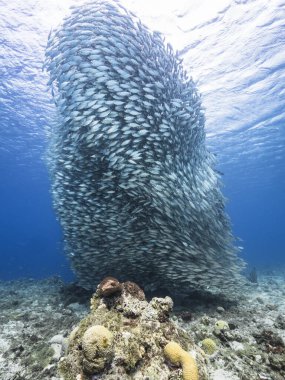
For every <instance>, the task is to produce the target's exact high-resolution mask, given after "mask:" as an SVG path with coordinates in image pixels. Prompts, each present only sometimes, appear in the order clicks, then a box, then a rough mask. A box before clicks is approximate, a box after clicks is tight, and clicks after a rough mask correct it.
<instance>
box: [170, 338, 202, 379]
mask: <svg viewBox="0 0 285 380" xmlns="http://www.w3.org/2000/svg"><path fill="white" fill-rule="evenodd" d="M164 355H165V356H166V358H167V359H168V360H169V361H170V362H171V363H172V364H175V365H179V364H180V365H181V366H182V376H183V380H199V373H198V367H197V364H196V360H195V359H194V358H193V357H192V356H191V355H190V354H189V353H188V352H186V351H185V350H183V348H182V347H181V346H180V345H179V344H178V343H176V342H169V343H168V344H167V345H166V346H165V347H164Z"/></svg>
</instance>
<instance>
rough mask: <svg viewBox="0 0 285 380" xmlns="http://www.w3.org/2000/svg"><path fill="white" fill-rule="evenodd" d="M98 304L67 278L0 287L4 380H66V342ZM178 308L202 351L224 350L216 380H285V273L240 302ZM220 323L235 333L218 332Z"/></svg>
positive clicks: (212, 363)
mask: <svg viewBox="0 0 285 380" xmlns="http://www.w3.org/2000/svg"><path fill="white" fill-rule="evenodd" d="M90 297H91V293H89V292H87V291H85V290H83V289H82V288H79V287H77V286H76V284H64V283H63V282H62V281H61V279H60V278H50V279H46V280H42V281H36V280H32V279H24V280H18V281H7V282H0V380H32V379H33V380H37V379H38V380H45V379H49V380H59V379H60V376H59V374H58V372H57V364H58V361H59V360H60V358H61V357H62V356H64V353H65V350H66V338H67V336H68V335H69V333H70V332H71V330H72V328H73V327H74V326H75V325H76V324H78V322H79V321H80V320H81V319H82V318H84V317H85V316H86V315H87V313H88V312H89V300H90ZM174 302H175V300H174ZM178 303H179V305H178V304H177V303H176V306H175V309H174V312H173V313H172V315H171V318H172V320H174V322H175V323H176V324H177V325H179V326H180V327H182V328H183V329H184V330H186V332H187V333H188V334H189V335H190V336H191V337H192V338H193V340H194V341H195V343H196V344H198V345H201V342H202V340H203V339H205V338H211V339H213V340H214V341H215V342H216V345H217V350H216V352H215V353H213V354H211V355H207V367H208V371H209V379H210V380H284V379H285V270H284V271H283V272H282V271H281V270H279V271H274V270H272V271H270V272H267V273H266V272H264V273H262V274H261V273H259V274H258V283H257V284H252V285H251V286H249V287H248V289H247V292H246V294H241V295H239V297H238V301H235V302H229V301H225V300H222V299H216V298H212V297H209V298H205V297H204V298H203V299H199V298H197V297H195V298H192V299H191V297H190V298H188V299H187V300H186V299H185V300H182V301H181V300H179V302H178ZM217 321H225V322H227V325H228V328H227V329H225V330H223V331H220V332H217V330H216V329H215V323H216V322H217ZM98 379H100V376H99V377H98ZM177 380H179V379H177Z"/></svg>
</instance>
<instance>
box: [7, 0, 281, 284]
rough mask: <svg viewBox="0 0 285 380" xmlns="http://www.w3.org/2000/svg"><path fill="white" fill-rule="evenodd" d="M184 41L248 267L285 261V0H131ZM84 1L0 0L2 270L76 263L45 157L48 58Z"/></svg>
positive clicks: (63, 268) (38, 273)
mask: <svg viewBox="0 0 285 380" xmlns="http://www.w3.org/2000/svg"><path fill="white" fill-rule="evenodd" d="M121 2H122V3H123V4H124V5H126V6H127V7H128V8H129V9H131V10H133V11H134V12H135V13H136V14H137V15H138V16H139V17H140V18H141V19H142V21H143V22H144V23H145V24H146V25H147V26H148V27H149V28H150V29H152V30H158V31H160V32H162V33H163V34H164V35H165V37H166V40H167V41H169V42H171V43H172V45H173V46H174V48H175V49H177V50H179V51H180V52H181V56H182V57H183V58H184V66H185V68H186V69H187V70H188V72H189V73H190V75H192V77H193V78H194V79H195V81H196V82H197V85H198V88H199V90H200V92H201V93H202V95H203V105H204V107H205V109H206V118H207V120H206V131H207V144H208V146H209V148H210V149H211V151H213V152H214V153H216V154H217V159H218V169H219V170H220V171H221V172H223V173H224V176H223V182H224V194H225V195H226V197H227V198H228V204H227V210H228V213H229V215H230V217H231V220H232V224H233V230H234V234H235V235H236V236H239V237H240V238H241V239H242V240H241V241H240V242H239V243H240V245H241V246H242V247H244V249H243V253H242V256H243V257H244V259H245V260H246V261H247V262H248V263H249V268H251V267H253V266H259V267H264V266H266V267H268V268H273V267H280V266H285V1H282V0H271V1H270V2H268V1H267V0H251V1H250V0H248V1H246V0H244V1H242V0H240V1H238V0H236V1H233V0H216V1H210V0H199V1H198V0H175V1H174V0H173V1H163V0H144V1H139V0H122V1H121ZM77 3H78V1H75V0H26V1H24V2H23V1H20V0H9V1H8V0H0V279H5V280H9V279H16V278H19V277H34V278H42V277H46V276H49V275H55V274H58V275H61V276H63V277H64V278H65V279H71V278H72V274H71V271H70V269H69V266H68V262H67V260H66V259H65V256H64V254H63V244H62V236H61V230H60V226H59V224H58V222H57V221H56V218H55V215H54V212H53V210H52V205H51V204H52V202H51V197H50V194H49V187H50V186H49V179H48V174H47V170H46V167H45V164H44V160H43V154H44V152H45V149H46V145H47V139H48V130H49V126H50V124H51V121H52V118H53V115H54V107H53V105H52V103H51V96H50V94H49V93H48V91H47V89H46V82H47V80H48V78H47V74H46V73H45V72H42V62H43V59H44V51H45V46H46V42H47V37H48V34H49V31H50V29H51V27H56V25H57V24H58V23H59V22H60V21H61V19H62V18H63V16H64V15H65V14H67V13H68V9H69V7H70V6H71V5H73V4H77Z"/></svg>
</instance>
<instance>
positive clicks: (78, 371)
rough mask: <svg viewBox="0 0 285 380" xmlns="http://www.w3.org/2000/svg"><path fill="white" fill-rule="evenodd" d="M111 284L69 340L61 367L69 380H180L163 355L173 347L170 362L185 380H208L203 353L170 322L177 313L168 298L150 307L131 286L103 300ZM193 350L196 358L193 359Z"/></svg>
mask: <svg viewBox="0 0 285 380" xmlns="http://www.w3.org/2000/svg"><path fill="white" fill-rule="evenodd" d="M107 281H109V280H107V279H105V280H103V281H102V282H101V284H100V285H99V286H98V287H97V291H96V293H95V294H94V295H93V296H92V299H91V312H90V314H88V315H87V316H86V318H84V319H83V320H82V321H81V322H80V323H79V325H78V326H76V327H75V329H73V331H72V332H71V334H70V336H69V344H68V348H67V352H66V355H65V356H64V357H63V358H62V359H61V360H60V362H59V371H60V374H61V376H62V377H63V378H64V379H65V380H74V379H76V378H80V379H81V380H90V379H92V378H95V376H100V380H101V379H102V380H103V379H113V378H114V379H117V378H119V379H122V380H128V379H134V380H143V379H151V380H167V379H177V380H178V379H180V378H181V368H179V367H176V368H173V367H172V366H169V365H167V363H166V361H165V356H164V352H165V353H167V352H168V351H169V349H170V348H171V347H174V346H175V345H176V346H175V347H176V352H177V355H178V356H177V360H176V359H173V355H172V356H171V354H170V355H168V356H167V357H168V358H169V359H170V361H171V362H172V363H174V364H176V365H178V364H181V366H182V370H183V374H182V376H183V379H184V380H198V379H199V380H207V379H208V375H207V369H206V365H205V358H204V357H203V355H202V353H201V350H200V348H199V347H198V346H196V345H195V344H194V342H193V341H192V339H191V338H190V336H189V335H188V334H186V333H185V331H183V330H182V329H181V328H179V327H178V326H176V325H175V324H174V323H173V322H172V321H171V320H170V319H169V315H170V312H171V311H172V308H173V302H172V300H171V298H170V297H165V298H153V299H152V300H151V301H150V302H147V300H146V299H145V296H144V293H143V291H142V290H141V289H140V288H139V287H138V286H137V285H136V284H134V283H131V282H126V283H122V284H120V286H119V288H120V289H119V291H116V292H113V293H111V294H109V293H108V292H107V294H106V293H105V296H103V294H104V292H102V288H104V284H106V283H107ZM112 281H114V279H113V280H112ZM114 283H115V284H116V286H117V285H118V284H119V282H116V281H114ZM174 341H175V342H177V343H174ZM175 347H174V348H175ZM182 347H183V349H182ZM189 350H191V352H194V353H195V359H194V358H193V357H192V356H191V355H190V354H189V353H188V352H187V351H189ZM170 351H171V350H170ZM170 351H169V352H170ZM92 376H93V377H92Z"/></svg>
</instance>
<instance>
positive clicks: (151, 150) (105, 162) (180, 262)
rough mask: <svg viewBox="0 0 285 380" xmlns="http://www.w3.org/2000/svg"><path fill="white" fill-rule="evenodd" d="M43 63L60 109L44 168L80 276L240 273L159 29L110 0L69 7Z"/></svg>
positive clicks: (179, 277)
mask: <svg viewBox="0 0 285 380" xmlns="http://www.w3.org/2000/svg"><path fill="white" fill-rule="evenodd" d="M45 66H46V68H47V70H48V71H49V73H50V81H49V85H50V86H51V89H52V94H53V97H54V101H55V104H56V107H57V113H58V121H57V123H56V125H55V126H54V127H53V130H52V137H51V141H50V147H49V152H48V155H47V160H48V166H49V170H50V175H51V181H52V194H53V200H54V206H55V209H56V212H57V214H58V217H59V219H60V223H61V225H62V228H63V233H64V238H65V246H66V252H67V254H68V256H69V258H70V259H71V262H72V266H73V268H74V270H75V272H76V275H77V277H78V279H79V282H80V284H81V285H82V286H84V287H86V288H93V287H95V286H96V284H97V283H98V281H100V280H101V279H102V278H103V277H105V276H107V275H110V276H115V277H118V278H119V279H120V280H122V281H124V280H133V281H136V282H137V283H138V284H140V285H141V286H143V287H144V288H145V289H152V290H154V289H157V288H166V289H168V290H169V291H171V292H172V293H173V292H175V291H176V290H177V291H178V290H181V291H185V292H187V291H188V290H190V289H193V288H194V289H197V288H198V289H203V290H210V291H213V292H214V291H216V290H217V289H218V288H220V289H222V290H223V289H224V290H226V289H229V288H230V287H231V286H233V285H236V284H237V283H238V282H239V281H240V279H241V276H240V270H241V268H242V267H243V262H242V260H240V259H239V258H238V256H237V250H236V248H235V247H234V245H233V237H232V234H231V229H230V225H229V220H228V217H227V215H226V214H225V211H224V198H223V196H222V193H221V191H220V183H219V176H218V174H217V172H216V171H215V169H214V158H213V155H212V154H210V153H209V152H208V151H207V149H206V146H205V131H204V115H203V111H202V109H201V99H200V96H199V94H198V92H197V90H196V88H195V85H194V83H193V81H192V79H191V78H190V79H189V78H188V77H187V74H186V72H185V71H184V70H183V68H182V65H181V62H180V60H179V58H178V56H177V54H175V53H174V51H173V49H172V47H171V46H170V45H169V44H165V43H164V40H163V39H162V37H161V36H160V34H159V33H157V32H153V33H151V32H150V31H149V30H148V29H147V28H146V27H145V26H144V25H143V24H142V23H141V22H140V20H139V19H137V18H136V17H135V15H133V14H132V13H131V12H128V11H127V10H125V9H124V8H123V7H122V6H121V5H120V4H119V3H118V2H115V1H108V2H107V1H99V0H98V1H91V2H88V3H86V4H85V5H83V6H80V7H75V8H73V10H72V13H71V15H70V16H69V17H67V18H66V19H65V20H64V22H63V24H62V26H61V27H60V28H59V29H58V30H56V31H55V32H52V33H51V36H50V38H49V41H48V46H47V50H46V63H45Z"/></svg>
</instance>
